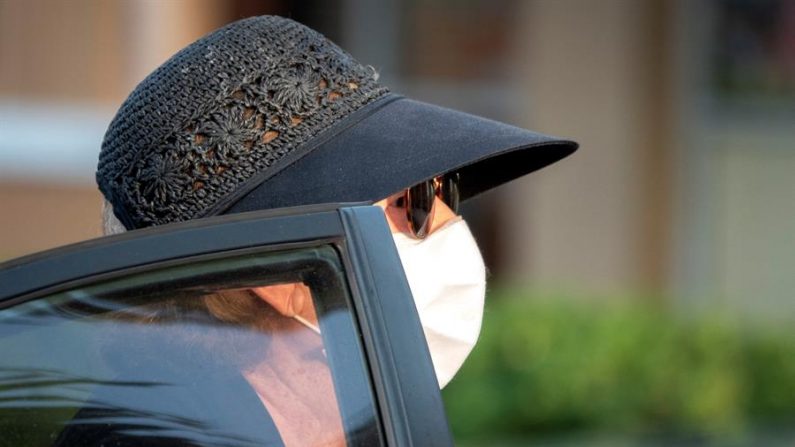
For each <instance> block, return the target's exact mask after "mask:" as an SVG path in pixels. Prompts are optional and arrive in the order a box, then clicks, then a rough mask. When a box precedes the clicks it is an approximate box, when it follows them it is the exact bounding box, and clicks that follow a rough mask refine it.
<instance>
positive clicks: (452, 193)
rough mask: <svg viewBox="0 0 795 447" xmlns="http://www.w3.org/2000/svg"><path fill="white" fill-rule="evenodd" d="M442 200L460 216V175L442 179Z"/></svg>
mask: <svg viewBox="0 0 795 447" xmlns="http://www.w3.org/2000/svg"><path fill="white" fill-rule="evenodd" d="M441 186H442V188H441V189H442V191H441V192H442V200H443V201H444V203H446V204H447V206H449V207H450V209H451V210H453V212H454V213H455V214H458V202H459V200H460V195H459V193H458V173H457V172H456V173H454V174H450V175H446V176H444V177H443V178H442V184H441Z"/></svg>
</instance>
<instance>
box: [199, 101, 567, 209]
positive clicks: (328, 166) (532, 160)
mask: <svg viewBox="0 0 795 447" xmlns="http://www.w3.org/2000/svg"><path fill="white" fill-rule="evenodd" d="M354 115H356V116H351V117H348V118H346V120H343V122H341V123H340V125H338V126H335V127H334V128H332V129H329V130H328V131H326V132H325V133H324V134H322V135H320V136H318V137H317V138H316V141H315V144H312V145H311V147H309V148H296V150H295V151H294V152H295V154H290V155H291V156H289V157H286V159H284V160H281V161H280V162H279V163H277V165H278V166H272V167H271V168H269V169H268V171H270V172H267V173H266V174H267V175H263V176H261V178H257V179H252V180H253V181H252V182H249V184H247V185H244V187H242V188H241V190H239V191H237V194H234V195H233V196H230V200H228V201H226V203H225V204H223V205H222V206H220V207H217V208H216V209H215V210H214V212H213V213H212V214H228V213H237V212H244V211H254V210H261V209H271V208H281V207H288V206H297V205H308V204H316V203H329V202H338V203H339V202H372V201H377V200H380V199H383V198H386V197H388V196H390V195H392V194H394V193H396V192H398V191H401V190H403V189H405V188H408V187H410V186H412V185H415V184H417V183H419V182H421V181H423V180H427V179H429V178H433V177H435V176H437V175H440V174H444V173H448V172H459V173H460V193H461V199H462V200H466V199H468V198H471V197H473V196H476V195H477V194H480V193H481V192H484V191H487V190H489V189H491V188H494V187H496V186H499V185H501V184H503V183H505V182H508V181H510V180H513V179H515V178H517V177H520V176H523V175H525V174H528V173H530V172H533V171H535V170H538V169H541V168H543V167H544V166H547V165H549V164H551V163H554V162H556V161H558V160H560V159H562V158H564V157H566V156H568V155H570V154H571V153H572V152H574V151H575V150H576V149H577V147H578V146H577V143H575V142H573V141H569V140H564V139H559V138H555V137H552V136H547V135H543V134H539V133H535V132H531V131H528V130H525V129H521V128H518V127H514V126H511V125H508V124H504V123H500V122H497V121H492V120H489V119H485V118H481V117H478V116H474V115H470V114H467V113H462V112H459V111H455V110H451V109H447V108H443V107H438V106H434V105H431V104H427V103H423V102H420V101H415V100H411V99H407V98H404V97H401V96H398V95H389V96H388V97H386V98H383V99H380V100H378V101H375V102H374V103H371V104H369V105H368V106H365V107H364V108H363V109H360V110H359V111H357V112H356V113H355V114H354Z"/></svg>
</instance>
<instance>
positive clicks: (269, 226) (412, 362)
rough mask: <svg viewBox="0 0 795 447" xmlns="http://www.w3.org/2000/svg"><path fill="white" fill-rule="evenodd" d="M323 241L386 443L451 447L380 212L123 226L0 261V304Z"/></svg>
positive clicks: (355, 208) (334, 207)
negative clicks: (334, 262) (333, 254)
mask: <svg viewBox="0 0 795 447" xmlns="http://www.w3.org/2000/svg"><path fill="white" fill-rule="evenodd" d="M324 243H329V244H332V245H334V246H335V247H336V248H337V250H338V252H339V255H340V259H341V261H342V263H343V266H344V268H345V275H346V278H347V282H348V287H349V290H350V292H351V300H352V303H351V304H352V307H353V310H354V314H355V317H356V321H357V324H358V329H359V331H360V333H361V339H362V346H363V348H364V356H365V358H366V360H367V362H368V367H369V372H370V377H371V384H372V387H373V391H374V393H375V399H376V405H377V408H378V412H379V416H380V423H381V424H380V425H381V428H382V433H383V435H384V437H385V441H386V443H387V445H400V446H403V445H406V446H412V445H422V446H449V445H452V444H453V443H452V436H451V434H450V428H449V425H448V422H447V417H446V415H445V413H444V405H443V402H442V398H441V394H440V392H439V387H438V383H437V381H436V376H435V374H434V371H433V364H432V361H431V357H430V354H429V352H428V348H427V344H426V343H425V338H424V335H423V332H422V326H421V324H420V321H419V317H418V315H417V311H416V307H415V306H414V302H413V299H412V295H411V290H410V289H409V286H408V283H407V281H406V278H405V274H404V273H403V271H402V265H401V264H400V258H399V256H398V253H397V250H396V248H395V245H394V242H393V239H392V237H391V233H390V231H389V227H388V225H387V223H386V220H385V217H384V213H383V211H382V210H381V208H379V207H376V206H369V205H364V204H325V205H311V206H303V207H294V208H285V209H278V210H267V211H256V212H250V213H241V214H234V215H227V216H218V217H211V218H206V219H197V220H193V221H189V222H183V223H177V224H170V225H163V226H159V227H154V228H148V229H142V230H135V231H130V232H128V233H124V234H120V235H115V236H107V237H102V238H98V239H93V240H90V241H86V242H82V243H78V244H73V245H69V246H65V247H60V248H56V249H53V250H48V251H44V252H41V253H37V254H34V255H30V256H26V257H23V258H19V259H16V260H12V261H9V262H6V263H3V264H0V310H2V309H4V308H7V307H11V306H14V305H17V304H20V303H22V302H26V301H31V300H35V299H37V298H40V297H43V296H47V295H49V294H52V293H56V292H59V291H63V290H67V289H71V288H75V287H82V286H85V285H87V284H91V283H95V282H98V281H104V280H108V279H112V278H115V277H120V276H124V275H129V274H131V273H135V272H137V271H142V270H148V269H152V268H155V267H158V268H159V267H162V266H164V265H171V264H177V263H188V262H192V261H194V260H199V259H200V260H206V259H211V258H214V257H226V256H230V255H233V254H239V253H242V252H247V251H251V250H270V249H273V250H280V249H285V248H292V247H299V246H310V245H318V244H324Z"/></svg>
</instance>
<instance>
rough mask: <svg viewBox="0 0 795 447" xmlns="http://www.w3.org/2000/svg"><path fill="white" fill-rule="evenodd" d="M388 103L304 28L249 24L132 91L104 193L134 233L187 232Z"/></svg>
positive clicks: (100, 177) (201, 44)
mask: <svg viewBox="0 0 795 447" xmlns="http://www.w3.org/2000/svg"><path fill="white" fill-rule="evenodd" d="M387 92H388V91H387V89H386V88H383V87H381V86H379V85H378V83H377V82H376V80H375V73H374V70H373V69H372V68H369V67H365V66H362V65H361V64H359V63H358V62H356V61H355V60H354V59H353V58H352V57H351V56H350V55H348V54H347V53H345V52H344V51H342V50H341V49H340V48H338V47H337V46H336V45H334V44H333V43H331V42H330V41H328V40H327V39H325V38H324V37H323V36H321V35H320V34H318V33H316V32H314V31H312V30H311V29H309V28H306V27H304V26H303V25H300V24H298V23H296V22H293V21H290V20H288V19H283V18H279V17H257V18H253V19H246V20H242V21H240V22H236V23H233V24H231V25H229V26H227V27H226V28H222V29H221V30H218V31H216V32H214V33H212V34H210V35H209V36H207V37H205V38H203V39H201V40H199V41H197V42H195V43H194V44H192V45H190V46H189V47H187V48H186V49H184V50H183V51H181V52H180V53H178V54H177V55H175V56H174V57H173V58H172V59H171V60H169V61H168V62H166V63H165V64H164V65H163V66H161V67H160V68H159V69H158V70H156V71H155V72H154V73H152V74H151V75H150V76H149V77H148V78H147V79H145V80H144V81H143V82H142V83H141V84H140V85H139V86H138V87H137V88H136V89H135V91H133V93H132V94H131V95H130V97H129V98H128V99H127V101H125V103H124V104H123V105H122V107H121V108H120V110H119V112H118V114H117V116H116V118H114V120H113V122H112V123H111V125H110V127H109V129H108V132H107V134H106V136H105V141H104V142H103V148H102V152H101V154H100V162H99V167H98V170H97V181H98V183H99V185H100V189H101V190H102V192H103V193H104V194H105V196H106V197H107V198H108V199H109V200H110V202H111V203H113V205H114V211H115V213H116V215H117V216H118V217H119V218H120V219H121V220H122V221H123V222H124V223H125V225H126V226H127V227H128V228H131V227H134V228H140V227H144V226H151V225H159V224H164V223H169V222H175V221H183V220H188V219H191V218H193V217H197V216H201V215H202V213H203V212H204V211H206V210H207V209H208V208H210V207H212V206H213V205H214V204H215V203H217V202H218V201H219V200H221V199H223V198H224V197H225V196H227V195H228V194H230V193H232V192H233V191H234V190H235V189H236V188H238V187H239V186H240V185H241V184H242V183H244V182H245V181H246V180H248V179H250V178H251V177H252V176H254V175H255V174H256V173H258V172H261V171H263V170H266V169H268V168H269V167H271V166H272V165H273V164H274V163H277V162H278V161H279V160H280V159H282V158H283V157H284V156H285V155H287V154H289V153H290V152H292V151H293V150H295V149H296V148H297V147H299V146H300V145H301V144H302V143H305V142H307V141H309V140H311V139H312V138H313V137H315V136H317V135H318V134H319V133H321V132H322V131H324V130H325V129H327V128H329V127H330V126H331V125H333V124H334V123H336V122H338V121H339V120H341V119H342V118H344V117H345V116H347V115H349V114H351V113H352V112H354V111H355V110H358V109H359V108H361V107H362V106H364V105H365V104H367V103H369V102H371V101H373V100H375V99H377V98H379V97H381V96H383V95H385V94H386V93H387Z"/></svg>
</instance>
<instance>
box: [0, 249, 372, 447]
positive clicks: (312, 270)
mask: <svg viewBox="0 0 795 447" xmlns="http://www.w3.org/2000/svg"><path fill="white" fill-rule="evenodd" d="M0 359H2V361H0V433H2V436H1V437H0V445H9V446H11V445H13V446H66V445H80V446H89V447H90V446H101V445H114V446H127V445H130V446H132V445H144V446H147V445H151V446H160V445H163V446H165V445H169V446H171V445H177V446H182V445H184V446H253V445H287V446H297V445H301V446H305V445H307V446H308V445H324V446H344V445H380V444H382V435H381V433H380V429H379V421H378V419H377V417H376V411H375V403H374V398H373V393H372V390H371V385H370V379H369V376H368V373H367V368H366V364H365V362H364V357H363V353H362V348H361V343H360V341H359V333H358V330H357V326H356V321H355V319H354V317H353V311H352V309H351V305H350V294H349V291H348V287H347V285H346V281H345V276H344V272H343V268H342V266H341V263H340V260H339V257H338V254H337V252H336V250H335V249H334V247H332V246H331V245H323V246H319V247H305V248H290V249H282V250H275V251H274V250H270V251H267V252H251V253H245V254H235V255H225V256H219V255H217V254H216V255H214V259H192V260H190V261H179V262H171V263H168V264H159V265H156V266H150V267H147V268H143V269H142V268H139V269H138V271H137V272H136V273H128V274H125V275H119V274H116V276H115V277H114V278H112V279H107V280H104V281H100V282H95V283H93V284H88V285H84V286H81V287H75V288H73V289H71V290H67V291H62V292H59V293H56V294H51V295H47V296H42V297H39V298H37V299H35V300H32V301H27V302H23V303H20V304H16V305H14V306H11V307H6V308H4V309H2V310H0Z"/></svg>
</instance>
